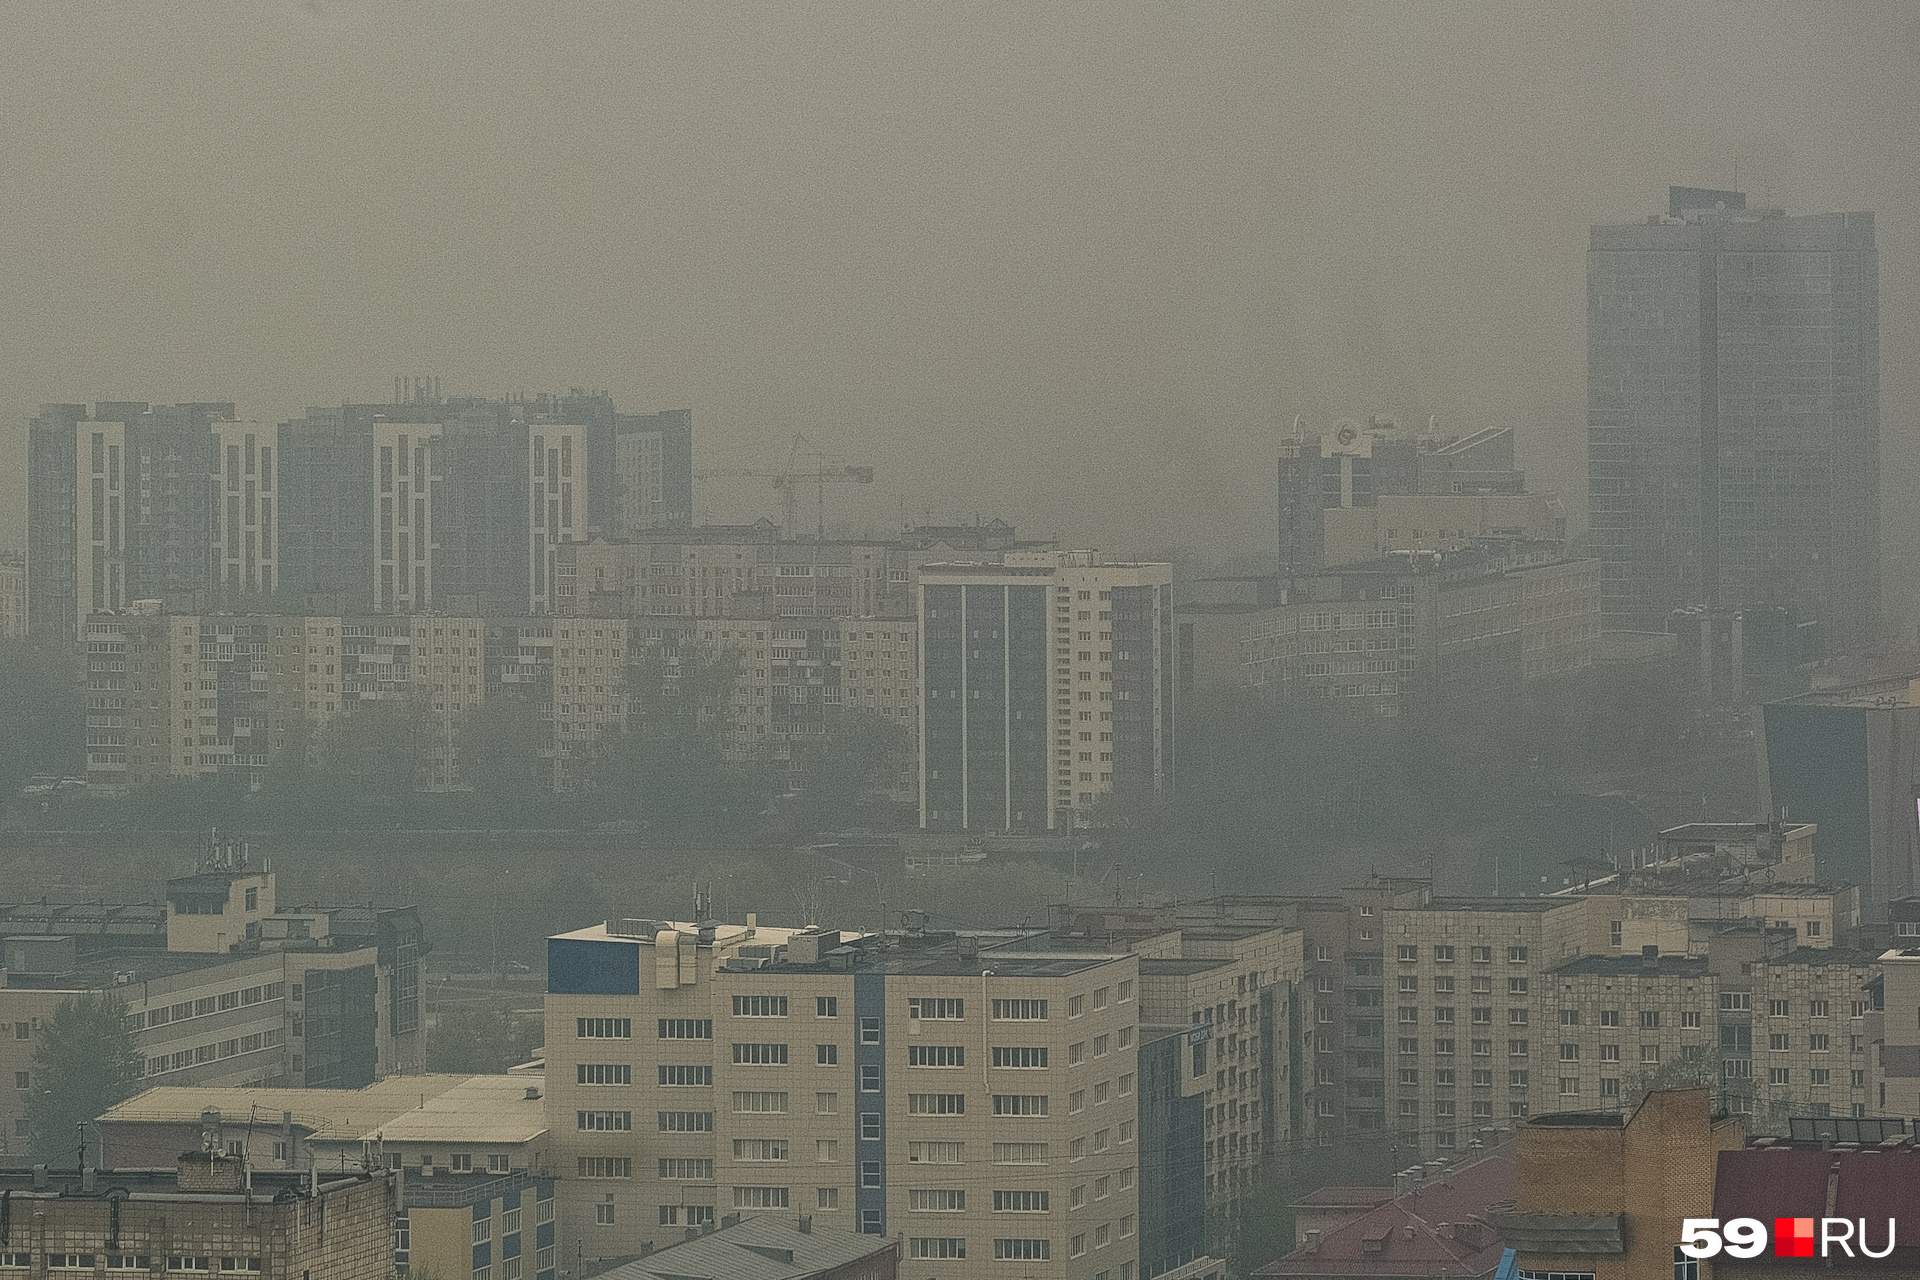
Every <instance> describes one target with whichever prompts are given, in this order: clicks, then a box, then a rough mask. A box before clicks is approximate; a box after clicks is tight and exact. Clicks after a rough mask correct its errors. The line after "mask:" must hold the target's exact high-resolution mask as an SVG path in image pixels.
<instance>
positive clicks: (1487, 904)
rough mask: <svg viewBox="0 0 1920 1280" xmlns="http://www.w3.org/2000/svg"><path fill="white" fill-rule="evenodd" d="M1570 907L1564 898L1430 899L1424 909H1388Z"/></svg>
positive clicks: (1540, 909)
mask: <svg viewBox="0 0 1920 1280" xmlns="http://www.w3.org/2000/svg"><path fill="white" fill-rule="evenodd" d="M1568 905H1570V904H1569V903H1568V901H1567V900H1566V899H1565V898H1560V897H1550V898H1432V899H1429V900H1428V902H1427V905H1426V906H1424V907H1408V908H1389V910H1416V911H1522V912H1547V911H1558V910H1559V909H1560V908H1562V907H1565V906H1568Z"/></svg>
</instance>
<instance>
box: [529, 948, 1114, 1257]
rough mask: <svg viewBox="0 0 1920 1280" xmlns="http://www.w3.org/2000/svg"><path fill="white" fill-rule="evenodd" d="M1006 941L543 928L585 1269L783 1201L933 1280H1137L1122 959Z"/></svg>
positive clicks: (567, 1189) (559, 1132)
mask: <svg viewBox="0 0 1920 1280" xmlns="http://www.w3.org/2000/svg"><path fill="white" fill-rule="evenodd" d="M1012 941H1014V939H1013V938H1011V937H995V936H991V935H989V936H986V937H969V936H965V935H953V934H945V935H934V934H918V933H915V932H914V931H912V930H909V931H908V932H906V933H903V934H893V935H887V936H885V937H883V938H865V939H862V938H858V937H854V936H848V937H846V938H844V939H843V937H842V935H840V934H839V933H837V932H832V931H826V932H822V931H819V930H806V931H797V930H791V929H777V928H764V927H761V926H758V925H757V923H756V922H755V921H754V920H753V918H752V917H749V918H748V923H747V924H746V925H745V926H744V927H742V926H737V925H725V924H722V925H712V924H708V925H698V924H676V923H673V922H667V921H627V922H620V923H618V924H617V925H614V926H607V925H601V926H595V927H592V928H588V929H582V930H577V931H575V932H572V933H568V934H561V935H558V936H556V937H554V938H552V939H550V940H549V944H548V945H549V951H550V955H549V965H548V974H549V977H548V998H547V1046H548V1047H547V1079H548V1092H547V1100H548V1123H549V1128H550V1130H551V1132H552V1136H553V1150H554V1154H555V1158H556V1160H557V1161H558V1163H559V1166H560V1169H561V1171H562V1172H563V1173H565V1174H568V1175H570V1176H569V1177H568V1179H567V1180H566V1181H563V1182H562V1184H561V1186H560V1195H561V1198H562V1200H563V1204H562V1210H561V1212H562V1216H563V1217H566V1218H568V1219H569V1220H571V1221H575V1222H581V1223H588V1222H591V1223H593V1224H595V1225H594V1228H593V1229H592V1231H591V1233H590V1234H588V1235H587V1237H586V1239H585V1241H584V1242H583V1244H582V1246H581V1247H582V1249H583V1252H584V1255H585V1256H588V1257H595V1258H605V1257H617V1256H623V1255H631V1254H633V1253H637V1252H640V1251H641V1250H642V1249H643V1248H645V1247H648V1246H653V1245H658V1244H665V1243H671V1242H672V1241H674V1240H677V1239H679V1238H680V1237H681V1235H682V1233H683V1231H684V1230H685V1229H686V1228H687V1227H690V1226H699V1225H702V1224H705V1223H710V1222H712V1221H713V1220H714V1218H715V1216H716V1214H719V1213H726V1212H734V1211H752V1210H776V1211H777V1210H796V1211H805V1212H811V1213H814V1214H817V1215H827V1217H826V1220H827V1221H828V1222H837V1223H839V1224H840V1225H841V1226H842V1227H843V1228H844V1229H846V1230H850V1231H857V1232H864V1233H871V1234H876V1235H897V1236H902V1237H904V1238H905V1244H906V1253H907V1256H908V1257H910V1258H913V1259H915V1260H916V1261H919V1262H921V1263H923V1264H925V1265H927V1266H928V1267H929V1268H930V1269H934V1270H935V1271H936V1272H937V1273H938V1274H945V1275H959V1276H972V1275H999V1274H1006V1273H1007V1272H1008V1271H1009V1269H1010V1268H1011V1267H1018V1268H1019V1269H1020V1274H1022V1275H1030V1276H1036V1277H1039V1276H1059V1277H1076V1278H1077V1277H1086V1278H1087V1280H1096V1278H1099V1280H1142V1278H1141V1277H1140V1276H1139V1275H1138V1272H1137V1265H1138V1257H1139V1250H1140V1248H1141V1242H1140V1239H1139V1235H1140V1225H1141V1218H1140V1215H1141V1206H1140V1203H1139V1187H1138V1177H1139V1167H1140V1161H1141V1159H1142V1152H1141V1148H1140V1134H1139V1132H1138V1100H1137V1091H1138V1065H1137V1054H1138V1048H1139V1046H1138V1043H1137V1038H1138V1036H1139V1017H1138V1011H1139V1007H1140V1006H1139V998H1138V996H1139V993H1138V982H1139V978H1138V962H1137V960H1136V959H1135V957H1133V956H1132V955H1129V954H1125V953H1112V954H1108V953H1098V952H1076V953H1071V954H1059V953H1054V952H1051V951H1047V950H1038V951H1035V952H1032V953H1027V954H1023V953H1022V952H1021V951H1020V950H1018V949H1017V948H1015V947H1012V946H1005V945H996V943H1010V942H1012ZM969 1059H971V1060H969ZM636 1086H637V1087H638V1088H639V1089H641V1090H645V1092H643V1093H640V1094H639V1095H638V1098H639V1099H640V1100H645V1101H651V1102H652V1103H653V1105H654V1106H655V1107H656V1108H658V1109H657V1110H656V1112H655V1114H653V1115H652V1116H648V1115H647V1114H646V1113H645V1112H641V1111H638V1110H637V1108H636V1106H635V1102H636V1097H635V1089H636ZM586 1244H591V1245H592V1246H593V1248H592V1249H590V1250H588V1249H585V1247H584V1246H585V1245H586Z"/></svg>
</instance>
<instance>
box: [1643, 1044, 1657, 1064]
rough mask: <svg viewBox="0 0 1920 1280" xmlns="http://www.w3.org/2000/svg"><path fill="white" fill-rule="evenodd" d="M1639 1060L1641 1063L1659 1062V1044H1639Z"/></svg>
mask: <svg viewBox="0 0 1920 1280" xmlns="http://www.w3.org/2000/svg"><path fill="white" fill-rule="evenodd" d="M1640 1061H1641V1062H1643V1063H1647V1064H1652V1063H1657V1062H1659V1061H1660V1046H1659V1045H1657V1044H1643V1045H1641V1046H1640Z"/></svg>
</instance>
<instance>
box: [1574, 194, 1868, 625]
mask: <svg viewBox="0 0 1920 1280" xmlns="http://www.w3.org/2000/svg"><path fill="white" fill-rule="evenodd" d="M1879 337H1880V305H1879V275H1878V266H1877V259H1876V255H1875V250H1874V238H1873V215H1872V214H1871V213H1823V214H1813V215H1810V216H1804V217H1788V216H1787V215H1786V214H1784V213H1782V212H1780V211H1779V210H1772V209H1749V208H1748V207H1747V202H1746V197H1745V195H1744V194H1742V193H1741V192H1737V191H1701V190H1695V189H1692V188H1685V187H1675V188H1672V189H1671V190H1670V192H1669V201H1668V210H1667V213H1666V214H1665V215H1664V216H1658V215H1656V216H1654V217H1650V218H1648V219H1647V220H1646V221H1644V222H1639V223H1632V224H1627V225H1621V226H1597V227H1594V228H1593V229H1592V234H1591V237H1590V240H1589V247H1588V251H1587V353H1588V367H1587V379H1588V382H1587V386H1588V391H1587V426H1588V461H1587V466H1588V474H1589V485H1588V488H1589V505H1590V507H1591V512H1592V542H1593V554H1594V555H1595V556H1596V557H1598V558H1599V559H1600V560H1601V562H1602V565H1603V577H1602V587H1601V590H1602V595H1601V609H1602V613H1603V617H1604V621H1605V625H1606V626H1607V627H1609V628H1613V629H1641V628H1644V629H1660V628H1662V627H1664V625H1665V619H1666V617H1667V616H1668V614H1669V613H1671V612H1672V611H1673V610H1674V609H1676V608H1681V607H1684V606H1689V605H1707V606H1710V607H1716V608H1737V607H1741V606H1748V605H1778V606H1783V607H1785V608H1787V609H1789V610H1791V611H1793V612H1794V613H1795V614H1796V615H1797V616H1798V617H1800V618H1801V619H1803V620H1811V621H1816V622H1818V623H1820V624H1821V626H1822V628H1823V630H1824V632H1825V636H1824V639H1825V643H1826V645H1827V646H1828V648H1830V649H1834V650H1840V649H1846V648H1850V647H1854V646H1857V645H1859V644H1861V643H1863V642H1865V641H1867V640H1870V639H1871V638H1872V637H1873V636H1874V634H1875V632H1876V630H1877V628H1878V624H1879V592H1880V581H1879V568H1880V564H1879V560H1880V557H1879V518H1880V517H1879V483H1880V373H1879V367H1880V366H1879Z"/></svg>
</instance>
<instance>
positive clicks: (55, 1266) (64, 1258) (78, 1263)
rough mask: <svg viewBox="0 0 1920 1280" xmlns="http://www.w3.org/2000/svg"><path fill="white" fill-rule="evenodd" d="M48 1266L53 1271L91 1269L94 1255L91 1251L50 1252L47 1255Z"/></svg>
mask: <svg viewBox="0 0 1920 1280" xmlns="http://www.w3.org/2000/svg"><path fill="white" fill-rule="evenodd" d="M47 1267H48V1269H49V1270H53V1271H91V1270H93V1255H92V1254H90V1253H50V1254H48V1255H47Z"/></svg>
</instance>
